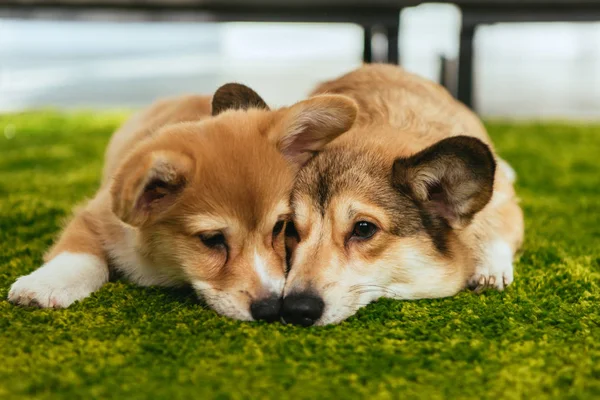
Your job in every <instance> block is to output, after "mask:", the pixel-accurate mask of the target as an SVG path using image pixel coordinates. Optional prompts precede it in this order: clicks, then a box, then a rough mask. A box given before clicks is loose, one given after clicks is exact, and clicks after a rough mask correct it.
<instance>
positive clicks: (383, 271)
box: [282, 136, 495, 325]
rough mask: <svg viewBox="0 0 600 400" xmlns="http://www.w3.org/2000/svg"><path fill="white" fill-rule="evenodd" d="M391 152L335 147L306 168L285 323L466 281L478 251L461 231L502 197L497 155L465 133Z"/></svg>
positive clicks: (440, 292)
mask: <svg viewBox="0 0 600 400" xmlns="http://www.w3.org/2000/svg"><path fill="white" fill-rule="evenodd" d="M385 154H389V149H381V148H380V149H377V148H374V147H365V148H364V149H360V148H358V147H343V146H335V147H332V148H330V149H327V150H325V151H324V152H322V153H320V154H319V155H317V156H316V157H315V158H314V159H312V160H311V161H310V162H309V163H308V164H307V165H306V166H305V167H304V169H303V170H302V171H301V172H300V174H299V176H298V179H297V181H296V184H295V186H294V190H293V192H292V206H293V209H294V218H293V223H294V228H295V230H293V229H292V225H290V227H289V229H288V231H287V236H288V237H287V240H288V246H289V247H290V250H291V251H292V256H291V260H290V271H289V274H288V278H287V282H286V287H285V291H284V302H283V309H282V317H283V319H284V320H285V321H287V322H291V323H295V324H301V325H312V324H313V323H315V324H317V325H324V324H329V323H336V322H339V321H342V320H344V319H345V318H347V317H349V316H350V315H352V314H354V313H355V312H356V310H357V309H358V308H360V307H361V306H364V305H366V304H367V303H369V302H371V301H374V300H375V299H377V298H379V297H392V298H400V299H417V298H431V297H442V296H449V295H452V294H454V293H456V292H457V291H459V290H460V289H462V288H463V287H464V283H465V276H464V275H465V273H464V272H462V269H461V268H463V267H462V266H461V264H462V263H467V262H468V260H467V259H466V258H467V257H468V254H467V252H465V251H464V248H463V247H461V244H460V243H459V242H458V241H457V240H456V235H455V230H457V229H462V228H464V227H465V226H467V225H468V224H469V222H470V221H471V219H472V218H473V216H474V215H475V214H476V213H477V212H478V211H480V210H481V209H482V208H483V207H484V206H485V205H486V203H487V202H488V201H489V199H490V197H491V195H492V186H493V181H494V170H495V161H494V158H493V156H492V153H491V152H490V150H489V148H488V147H487V146H486V145H485V144H483V143H482V142H481V141H479V140H477V139H474V138H471V137H466V136H457V137H452V138H449V139H445V140H442V141H440V142H438V143H437V144H435V145H433V146H431V147H429V148H427V149H425V150H423V151H421V152H419V153H417V154H414V155H412V156H410V157H403V158H397V159H395V160H393V156H392V157H386V156H385Z"/></svg>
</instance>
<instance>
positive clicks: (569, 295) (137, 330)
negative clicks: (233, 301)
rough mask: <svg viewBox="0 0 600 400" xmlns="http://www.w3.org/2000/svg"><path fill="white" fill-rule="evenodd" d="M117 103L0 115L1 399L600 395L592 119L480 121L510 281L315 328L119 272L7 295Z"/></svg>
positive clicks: (90, 161) (599, 173) (73, 191)
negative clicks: (235, 313) (27, 300)
mask: <svg viewBox="0 0 600 400" xmlns="http://www.w3.org/2000/svg"><path fill="white" fill-rule="evenodd" d="M125 116H126V114H125V113H106V112H104V113H86V112H78V113H69V114H64V113H58V112H52V111H48V112H32V113H24V114H18V115H4V116H0V398H1V399H13V398H14V399H16V398H40V399H42V398H44V399H46V398H47V399H50V398H52V399H55V398H56V399H74V398H86V399H87V398H109V397H110V398H116V399H120V398H123V399H124V398H127V399H138V398H140V399H141V398H153V399H163V398H166V399H179V398H181V399H184V398H185V399H190V398H196V399H206V398H220V399H228V398H248V397H252V398H293V399H304V398H307V399H313V398H353V397H368V398H382V399H384V398H422V399H438V398H469V399H475V398H493V399H497V398H508V399H518V398H524V399H544V398H573V399H586V398H587V399H591V398H600V126H598V125H596V126H590V125H573V124H571V125H569V124H507V123H489V124H488V127H489V130H490V133H491V135H492V136H493V138H494V140H495V143H496V144H497V149H498V151H499V153H500V154H501V155H502V156H503V157H504V158H506V159H507V160H508V161H509V162H510V163H511V164H512V165H513V166H514V167H515V169H516V170H517V172H518V174H519V180H518V182H517V190H518V193H519V195H520V197H521V198H522V205H523V208H524V210H525V215H526V240H525V245H524V248H523V252H522V255H521V257H520V260H519V261H518V262H517V263H516V280H515V283H514V284H513V285H512V286H510V287H509V289H508V290H506V291H505V292H503V293H498V292H487V293H485V294H483V295H475V294H473V293H469V292H463V293H460V294H459V295H457V296H455V297H453V298H447V299H439V300H421V301H391V300H382V301H379V302H377V303H375V304H372V305H370V306H368V307H366V308H364V309H362V310H361V311H360V312H359V313H358V314H357V315H356V316H354V317H352V318H350V319H349V320H347V321H346V322H344V323H342V324H340V325H336V326H327V327H311V328H300V327H295V326H285V325H282V324H278V323H276V324H266V323H256V322H251V323H248V322H237V321H232V320H229V319H227V318H224V317H221V316H218V315H217V314H215V313H214V312H213V311H211V310H209V309H206V308H205V307H204V306H203V305H202V304H201V303H199V302H198V301H197V300H196V299H195V297H194V295H193V293H192V292H191V291H186V290H183V291H175V290H168V289H161V288H140V287H136V286H134V285H131V284H128V283H126V282H122V281H117V282H112V283H109V284H107V285H106V286H104V287H103V288H102V289H101V290H100V291H98V292H97V293H95V294H94V295H93V296H92V297H91V298H88V299H86V300H84V301H82V302H80V303H76V304H75V305H73V306H71V307H70V308H68V309H66V310H38V309H26V308H19V307H15V306H13V305H11V304H9V303H8V302H7V301H6V296H7V294H8V289H9V287H10V285H11V284H12V282H13V281H14V280H15V279H16V278H17V277H18V276H20V275H23V274H27V273H29V272H31V271H32V270H34V269H35V268H37V267H38V266H39V265H40V264H41V262H42V254H43V253H44V251H45V249H46V248H47V247H48V246H49V245H50V244H51V243H52V240H53V238H54V237H55V236H56V234H57V233H58V231H59V230H60V227H61V224H62V221H63V220H64V218H66V217H67V216H68V215H69V213H70V210H71V208H72V206H73V205H75V204H76V203H78V202H81V201H82V200H83V199H84V198H85V197H86V196H91V195H92V194H93V193H94V191H95V189H96V186H97V184H98V182H99V178H100V171H101V166H102V156H103V150H104V146H105V145H106V143H107V140H108V138H109V136H110V134H111V132H112V131H113V129H114V128H115V127H116V126H117V125H118V124H119V123H120V122H121V121H122V120H123V119H124V118H125Z"/></svg>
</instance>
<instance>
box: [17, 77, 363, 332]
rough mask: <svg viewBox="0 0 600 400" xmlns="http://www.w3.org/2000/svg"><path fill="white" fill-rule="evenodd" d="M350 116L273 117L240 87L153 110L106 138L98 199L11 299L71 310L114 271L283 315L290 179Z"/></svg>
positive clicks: (346, 112) (351, 111)
mask: <svg viewBox="0 0 600 400" xmlns="http://www.w3.org/2000/svg"><path fill="white" fill-rule="evenodd" d="M356 113H357V111H356V105H355V104H354V102H353V101H352V100H350V99H348V98H346V97H343V96H335V95H326V96H317V97H314V98H311V99H309V100H306V101H302V102H300V103H297V104H295V105H293V106H291V107H288V108H282V109H279V110H275V111H271V110H269V109H268V107H267V105H266V104H265V102H264V101H263V100H262V99H261V98H260V97H259V96H258V95H257V94H256V93H255V92H254V91H252V90H251V89H249V88H247V87H245V86H243V85H239V84H228V85H225V86H223V87H221V88H220V89H219V90H218V91H217V92H216V93H215V95H214V96H213V97H212V101H211V98H210V97H199V96H184V97H178V98H173V99H168V100H164V101H160V102H158V103H156V104H154V105H153V106H151V107H150V108H149V109H147V110H146V111H144V112H141V113H139V114H138V115H136V116H134V117H133V118H132V119H131V120H129V121H128V122H127V123H125V124H124V125H123V126H122V127H121V128H120V129H119V130H118V131H117V132H116V133H115V134H114V135H113V137H112V140H111V142H110V144H109V146H108V149H107V152H106V167H105V170H104V176H103V181H102V184H101V186H100V189H99V190H98V192H97V194H96V196H95V197H94V198H93V199H92V200H91V201H89V202H88V203H87V204H86V205H85V206H84V207H82V208H81V209H80V210H78V211H77V212H76V213H75V216H74V217H73V219H72V220H71V222H70V223H69V224H68V226H67V227H66V228H65V230H64V231H63V232H62V234H61V236H60V239H59V240H58V241H57V243H56V244H55V245H54V247H53V248H52V249H51V250H50V251H49V253H48V254H47V256H46V258H45V264H44V265H42V267H40V268H39V269H37V270H36V271H34V272H32V273H31V274H29V275H27V276H23V277H21V278H19V279H18V280H17V281H16V282H15V283H14V284H13V285H12V287H11V289H10V292H9V296H8V297H9V300H10V301H11V302H13V303H16V304H20V305H26V306H27V305H28V306H38V307H55V308H58V307H68V306H69V305H70V304H72V303H73V302H75V301H77V300H81V299H84V298H86V297H87V296H89V295H90V294H91V293H92V292H94V291H96V290H98V289H99V288H100V287H101V286H102V285H103V284H104V283H106V282H107V280H108V278H109V271H110V269H111V268H114V269H115V270H116V271H119V272H120V273H121V274H123V275H124V276H125V277H126V278H128V279H129V280H130V281H131V282H134V283H137V284H139V285H143V286H148V285H159V286H180V285H192V286H193V287H194V289H195V290H196V292H197V293H198V294H199V295H200V296H201V297H202V298H203V299H204V300H205V301H206V303H207V304H208V305H209V306H211V307H212V308H213V309H214V310H216V311H217V312H218V313H220V314H223V315H226V316H229V317H231V318H236V319H240V320H253V319H254V320H260V319H262V320H276V319H279V311H280V303H281V296H282V291H283V287H284V281H285V266H286V265H285V247H284V237H283V233H282V230H283V229H284V225H285V223H286V221H287V220H288V218H289V215H290V214H291V209H290V206H289V204H288V203H289V194H290V191H291V189H292V184H293V180H294V177H295V175H296V173H297V171H298V169H299V168H300V166H301V165H303V164H304V163H305V162H306V161H307V160H309V159H310V158H311V157H312V156H313V154H315V153H316V152H318V151H319V150H320V149H321V148H322V147H323V146H325V145H326V144H327V143H328V142H330V141H331V140H333V139H334V138H335V137H337V136H338V135H340V134H342V133H343V132H345V131H347V130H348V129H349V128H350V127H351V126H352V124H353V123H354V120H355V117H356Z"/></svg>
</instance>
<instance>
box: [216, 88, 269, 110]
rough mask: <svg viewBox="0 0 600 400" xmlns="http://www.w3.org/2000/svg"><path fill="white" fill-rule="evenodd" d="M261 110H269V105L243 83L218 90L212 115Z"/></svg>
mask: <svg viewBox="0 0 600 400" xmlns="http://www.w3.org/2000/svg"><path fill="white" fill-rule="evenodd" d="M249 108H261V109H265V110H268V109H269V106H267V103H265V101H264V100H263V99H262V98H261V97H260V96H259V95H258V94H257V93H256V92H255V91H254V90H252V89H250V88H249V87H248V86H245V85H242V84H241V83H227V84H225V85H223V86H221V87H220V88H218V89H217V91H216V92H215V94H214V95H213V98H212V115H213V116H215V115H219V114H220V113H222V112H223V111H227V110H247V109H249Z"/></svg>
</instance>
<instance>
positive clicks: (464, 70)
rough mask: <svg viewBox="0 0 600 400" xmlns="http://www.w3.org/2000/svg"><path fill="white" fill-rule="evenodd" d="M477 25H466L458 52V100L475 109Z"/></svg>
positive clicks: (461, 32) (461, 34)
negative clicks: (474, 40) (474, 68)
mask: <svg viewBox="0 0 600 400" xmlns="http://www.w3.org/2000/svg"><path fill="white" fill-rule="evenodd" d="M475 28H476V27H475V25H470V24H469V25H466V26H465V24H464V21H463V27H462V28H461V31H460V49H459V52H458V100H460V101H462V102H463V103H464V104H465V105H466V106H468V107H469V108H471V109H473V106H474V105H473V38H474V36H475Z"/></svg>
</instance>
